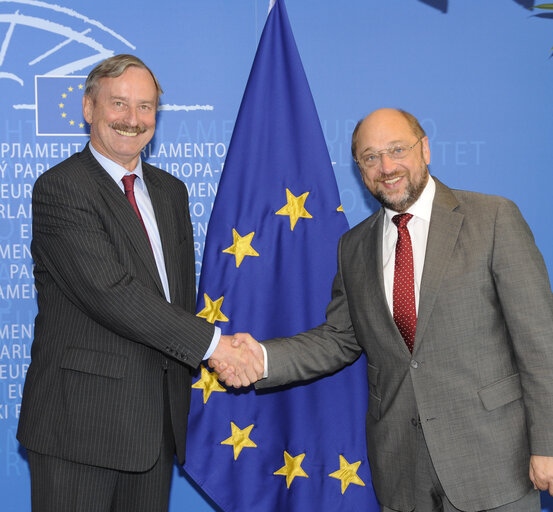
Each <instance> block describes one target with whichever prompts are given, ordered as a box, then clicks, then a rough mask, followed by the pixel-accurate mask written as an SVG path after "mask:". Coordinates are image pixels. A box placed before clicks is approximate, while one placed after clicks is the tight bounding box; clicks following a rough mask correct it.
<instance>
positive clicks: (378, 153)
mask: <svg viewBox="0 0 553 512" xmlns="http://www.w3.org/2000/svg"><path fill="white" fill-rule="evenodd" d="M423 138H424V136H421V137H419V138H418V139H417V141H416V142H415V143H414V144H413V145H411V146H407V147H406V148H405V152H404V153H402V154H401V156H399V157H397V156H392V151H393V150H394V149H396V148H397V146H398V145H396V146H394V147H390V148H386V149H381V150H380V151H371V152H370V153H369V154H370V155H376V156H378V157H379V159H378V160H375V163H374V165H363V164H362V163H361V161H360V160H356V161H355V162H356V163H357V165H358V166H359V168H360V169H372V168H373V167H376V166H377V165H378V164H379V163H380V162H382V155H388V158H391V159H392V160H394V161H396V160H403V159H404V158H407V155H408V154H409V153H410V152H411V150H412V149H413V148H414V147H415V146H416V145H417V144H418V143H419V142H420V141H421V140H422V139H423Z"/></svg>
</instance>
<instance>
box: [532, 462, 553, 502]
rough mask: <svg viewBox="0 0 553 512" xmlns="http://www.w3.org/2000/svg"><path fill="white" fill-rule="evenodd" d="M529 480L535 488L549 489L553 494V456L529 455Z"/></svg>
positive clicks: (552, 494)
mask: <svg viewBox="0 0 553 512" xmlns="http://www.w3.org/2000/svg"><path fill="white" fill-rule="evenodd" d="M530 480H532V482H533V484H534V488H535V489H539V490H540V491H549V494H551V496H553V457H546V456H544V455H531V456H530Z"/></svg>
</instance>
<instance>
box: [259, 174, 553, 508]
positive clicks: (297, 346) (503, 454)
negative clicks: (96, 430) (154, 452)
mask: <svg viewBox="0 0 553 512" xmlns="http://www.w3.org/2000/svg"><path fill="white" fill-rule="evenodd" d="M435 181H436V195H435V198H434V203H433V207H432V217H431V221H430V228H429V234H428V242H427V249H426V258H425V263H424V270H423V276H422V281H421V290H420V301H419V311H418V322H417V332H416V338H415V345H414V350H413V353H412V354H411V353H410V352H409V350H408V349H407V347H406V345H405V343H404V341H403V339H402V337H401V335H400V333H399V331H398V329H397V327H396V325H395V323H394V320H393V318H392V315H391V313H390V311H389V308H388V306H387V304H386V299H385V293H384V284H383V277H382V230H383V218H384V212H383V210H380V211H378V212H377V213H375V214H374V215H372V216H371V217H369V218H368V219H366V220H365V221H364V222H362V223H361V224H359V225H358V226H356V227H355V228H353V229H351V230H350V231H349V232H348V233H346V234H345V235H344V236H343V237H342V239H341V240H340V244H339V249H338V271H337V275H336V278H335V280H334V284H333V291H332V301H331V303H330V304H329V306H328V309H327V321H326V323H325V324H323V325H321V326H319V327H317V328H315V329H312V330H311V331H308V332H307V333H303V334H300V335H298V336H295V337H293V338H289V339H280V340H276V342H268V343H266V344H265V346H266V348H267V352H268V375H269V378H268V379H267V380H266V381H262V382H261V383H259V385H258V386H259V387H267V386H274V385H280V384H284V383H289V382H293V381H297V380H303V379H309V378H313V377H316V376H318V375H321V374H322V373H328V372H331V371H335V370H337V369H339V368H341V367H342V366H344V365H345V364H347V363H349V362H351V361H353V360H354V359H355V358H356V357H357V355H358V354H359V353H360V351H361V350H363V351H365V352H366V354H367V359H368V366H367V376H368V383H369V392H370V400H369V404H368V414H367V420H366V428H367V444H368V456H369V462H370V466H371V473H372V479H373V484H374V488H375V491H376V494H377V497H378V499H379V500H380V502H381V503H382V504H384V505H386V506H388V507H391V508H394V509H396V510H412V508H413V507H414V505H415V503H414V495H413V489H412V483H413V480H414V468H415V464H416V457H417V454H416V443H417V434H416V429H417V420H418V418H419V417H420V423H421V425H422V429H423V432H424V436H425V439H426V443H427V445H428V449H429V451H430V455H431V457H432V461H433V463H434V466H435V469H436V472H437V474H438V477H439V479H440V482H441V483H442V485H443V488H444V490H445V492H446V494H447V496H448V498H449V499H450V500H451V502H452V503H453V504H454V505H455V506H456V507H457V508H460V509H462V510H481V509H488V508H494V507H497V506H500V505H502V504H504V503H508V502H511V501H514V500H516V499H518V498H520V497H522V496H523V495H524V494H526V493H527V492H528V491H529V490H530V489H531V487H532V485H531V482H530V480H529V478H528V464H529V456H530V454H539V455H550V456H551V455H553V350H552V349H553V343H552V332H553V298H552V294H551V288H550V284H549V279H548V275H547V270H546V268H545V265H544V262H543V258H542V256H541V254H540V253H539V251H538V249H537V247H536V246H535V243H534V239H533V236H532V233H531V232H530V229H529V228H528V226H527V224H526V223H525V221H524V219H523V218H522V216H521V214H520V212H519V210H518V209H517V207H516V206H515V205H514V204H513V203H512V202H510V201H508V200H506V199H504V198H500V197H495V196H486V195H483V194H477V193H471V192H464V191H457V190H450V189H449V188H447V187H446V186H444V185H443V184H441V183H440V182H439V181H438V180H435ZM278 341H280V343H279V342H278Z"/></svg>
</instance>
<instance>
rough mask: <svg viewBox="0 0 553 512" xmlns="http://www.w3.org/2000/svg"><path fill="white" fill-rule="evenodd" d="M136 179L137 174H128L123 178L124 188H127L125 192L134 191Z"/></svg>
mask: <svg viewBox="0 0 553 512" xmlns="http://www.w3.org/2000/svg"><path fill="white" fill-rule="evenodd" d="M135 179H136V174H127V175H126V176H123V178H121V181H122V182H123V187H125V192H129V191H132V190H134V180H135Z"/></svg>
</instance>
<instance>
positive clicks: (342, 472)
mask: <svg viewBox="0 0 553 512" xmlns="http://www.w3.org/2000/svg"><path fill="white" fill-rule="evenodd" d="M360 464H361V461H358V462H354V463H353V464H349V463H348V461H347V460H346V459H345V458H344V456H343V455H340V469H339V470H338V471H334V473H330V475H328V476H331V477H332V478H337V479H338V480H341V481H342V494H344V492H346V489H347V488H348V485H349V484H356V485H362V486H363V487H365V483H364V482H363V480H361V479H360V478H359V477H358V476H357V470H358V469H359V466H360Z"/></svg>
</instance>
